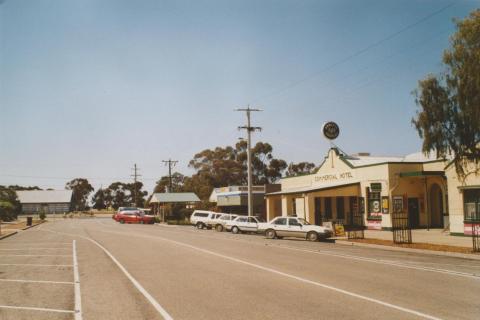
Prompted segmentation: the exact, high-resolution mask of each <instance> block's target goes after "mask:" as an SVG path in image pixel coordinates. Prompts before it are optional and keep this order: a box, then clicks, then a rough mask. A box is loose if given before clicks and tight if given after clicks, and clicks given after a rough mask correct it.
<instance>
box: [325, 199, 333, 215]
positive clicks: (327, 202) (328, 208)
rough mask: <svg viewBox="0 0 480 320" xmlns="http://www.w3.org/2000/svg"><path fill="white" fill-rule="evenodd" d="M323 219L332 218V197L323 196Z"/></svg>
mask: <svg viewBox="0 0 480 320" xmlns="http://www.w3.org/2000/svg"><path fill="white" fill-rule="evenodd" d="M325 219H332V198H330V197H328V198H325Z"/></svg>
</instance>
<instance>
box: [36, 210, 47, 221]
mask: <svg viewBox="0 0 480 320" xmlns="http://www.w3.org/2000/svg"><path fill="white" fill-rule="evenodd" d="M38 217H39V218H40V220H42V221H43V220H45V218H46V217H47V215H46V214H45V212H44V211H42V212H40V214H39V215H38Z"/></svg>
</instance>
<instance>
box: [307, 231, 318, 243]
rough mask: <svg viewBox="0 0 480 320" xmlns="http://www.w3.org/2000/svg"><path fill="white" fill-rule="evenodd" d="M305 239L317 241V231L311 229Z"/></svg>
mask: <svg viewBox="0 0 480 320" xmlns="http://www.w3.org/2000/svg"><path fill="white" fill-rule="evenodd" d="M307 240H310V241H317V240H318V233H316V232H314V231H311V232H309V233H307Z"/></svg>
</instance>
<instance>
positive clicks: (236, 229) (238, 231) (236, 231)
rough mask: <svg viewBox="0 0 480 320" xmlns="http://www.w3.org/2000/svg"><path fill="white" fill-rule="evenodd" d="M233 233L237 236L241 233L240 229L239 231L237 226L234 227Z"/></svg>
mask: <svg viewBox="0 0 480 320" xmlns="http://www.w3.org/2000/svg"><path fill="white" fill-rule="evenodd" d="M232 233H235V234H237V233H240V229H238V227H237V226H234V227H233V228H232Z"/></svg>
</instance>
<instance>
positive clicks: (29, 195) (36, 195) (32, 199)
mask: <svg viewBox="0 0 480 320" xmlns="http://www.w3.org/2000/svg"><path fill="white" fill-rule="evenodd" d="M17 196H18V199H19V200H20V203H70V202H71V201H72V190H28V191H17Z"/></svg>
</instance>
